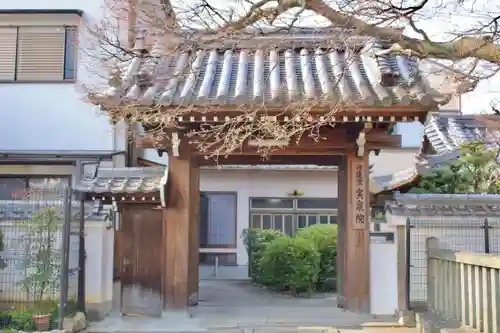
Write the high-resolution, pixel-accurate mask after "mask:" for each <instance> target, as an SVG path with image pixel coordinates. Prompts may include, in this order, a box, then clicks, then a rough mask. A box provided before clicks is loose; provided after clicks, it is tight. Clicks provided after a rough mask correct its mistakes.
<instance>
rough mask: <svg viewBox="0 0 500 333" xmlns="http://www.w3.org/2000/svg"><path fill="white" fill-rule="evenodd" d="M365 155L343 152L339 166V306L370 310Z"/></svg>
mask: <svg viewBox="0 0 500 333" xmlns="http://www.w3.org/2000/svg"><path fill="white" fill-rule="evenodd" d="M368 185H369V176H368V155H367V154H365V156H362V157H357V156H356V154H355V153H354V152H352V153H349V154H347V155H346V156H345V160H344V161H343V163H342V165H341V168H340V170H339V194H340V195H341V196H342V197H343V198H342V199H341V200H340V204H341V206H339V210H340V211H341V213H340V215H339V216H340V218H341V219H340V229H339V240H340V241H339V245H338V259H337V260H338V261H337V264H338V266H339V270H338V275H339V277H340V282H339V294H340V297H339V306H341V307H344V308H346V309H348V310H350V311H355V312H369V311H370V270H369V267H370V251H369V246H370V244H369V232H370V229H369V226H370V225H369V211H370V210H369V187H368Z"/></svg>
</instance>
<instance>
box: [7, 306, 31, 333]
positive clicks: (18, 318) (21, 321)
mask: <svg viewBox="0 0 500 333" xmlns="http://www.w3.org/2000/svg"><path fill="white" fill-rule="evenodd" d="M9 314H10V315H11V321H10V325H9V328H10V329H12V330H16V331H25V332H32V331H35V330H36V323H35V320H34V319H33V314H32V313H31V312H29V311H11V312H10V313H9Z"/></svg>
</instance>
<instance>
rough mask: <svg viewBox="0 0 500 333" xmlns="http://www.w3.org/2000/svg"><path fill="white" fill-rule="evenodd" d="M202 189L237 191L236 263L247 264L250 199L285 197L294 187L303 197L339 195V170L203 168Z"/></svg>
mask: <svg viewBox="0 0 500 333" xmlns="http://www.w3.org/2000/svg"><path fill="white" fill-rule="evenodd" d="M200 190H201V191H228V192H237V217H236V218H237V232H238V240H237V263H238V265H246V264H247V261H248V256H247V253H246V250H245V247H244V245H243V242H242V240H241V238H240V235H241V232H242V231H243V230H244V229H246V228H248V226H249V214H250V210H249V203H250V200H249V198H251V197H286V196H287V194H288V193H290V192H292V191H293V190H299V191H301V192H303V193H304V197H316V198H332V197H337V194H338V192H337V172H336V171H311V170H307V171H302V170H300V171H283V170H281V171H280V170H265V171H260V170H202V171H201V177H200Z"/></svg>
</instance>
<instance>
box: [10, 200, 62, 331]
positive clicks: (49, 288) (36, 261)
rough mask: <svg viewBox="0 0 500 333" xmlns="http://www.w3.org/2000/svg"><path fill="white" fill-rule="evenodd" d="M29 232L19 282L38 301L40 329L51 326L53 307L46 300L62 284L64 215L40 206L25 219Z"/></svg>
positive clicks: (37, 316) (26, 235)
mask: <svg viewBox="0 0 500 333" xmlns="http://www.w3.org/2000/svg"><path fill="white" fill-rule="evenodd" d="M24 224H25V225H24V227H25V234H24V236H23V237H22V241H21V244H22V247H23V250H24V252H25V255H26V260H24V265H23V266H24V267H23V268H24V272H25V276H24V279H22V280H21V281H19V285H20V286H21V288H22V289H23V290H24V291H25V292H26V296H27V299H28V301H30V302H32V303H33V305H34V308H33V310H34V313H36V315H33V320H34V321H35V323H36V326H37V330H38V331H43V330H47V329H48V328H49V322H50V316H51V309H47V307H46V306H43V304H45V303H46V301H47V300H49V299H52V298H53V296H54V295H53V291H54V290H55V288H57V287H58V285H59V272H60V250H59V248H58V244H57V241H58V238H59V237H60V229H61V217H60V214H59V212H58V211H57V209H56V208H54V207H50V208H46V209H43V210H40V211H39V212H37V213H36V214H34V215H33V217H32V218H31V219H30V220H27V221H25V222H24Z"/></svg>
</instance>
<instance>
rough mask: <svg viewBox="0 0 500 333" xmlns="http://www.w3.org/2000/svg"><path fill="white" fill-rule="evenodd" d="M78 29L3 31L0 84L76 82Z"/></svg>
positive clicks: (1, 33)
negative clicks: (8, 82)
mask: <svg viewBox="0 0 500 333" xmlns="http://www.w3.org/2000/svg"><path fill="white" fill-rule="evenodd" d="M76 34H77V32H76V27H62V26H58V27H51V26H20V27H5V28H3V27H2V28H0V81H22V82H30V81H33V82H39V81H46V82H51V81H54V82H58V81H72V80H74V79H75V73H76V70H75V62H76V56H77V52H76V42H77V35H76Z"/></svg>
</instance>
